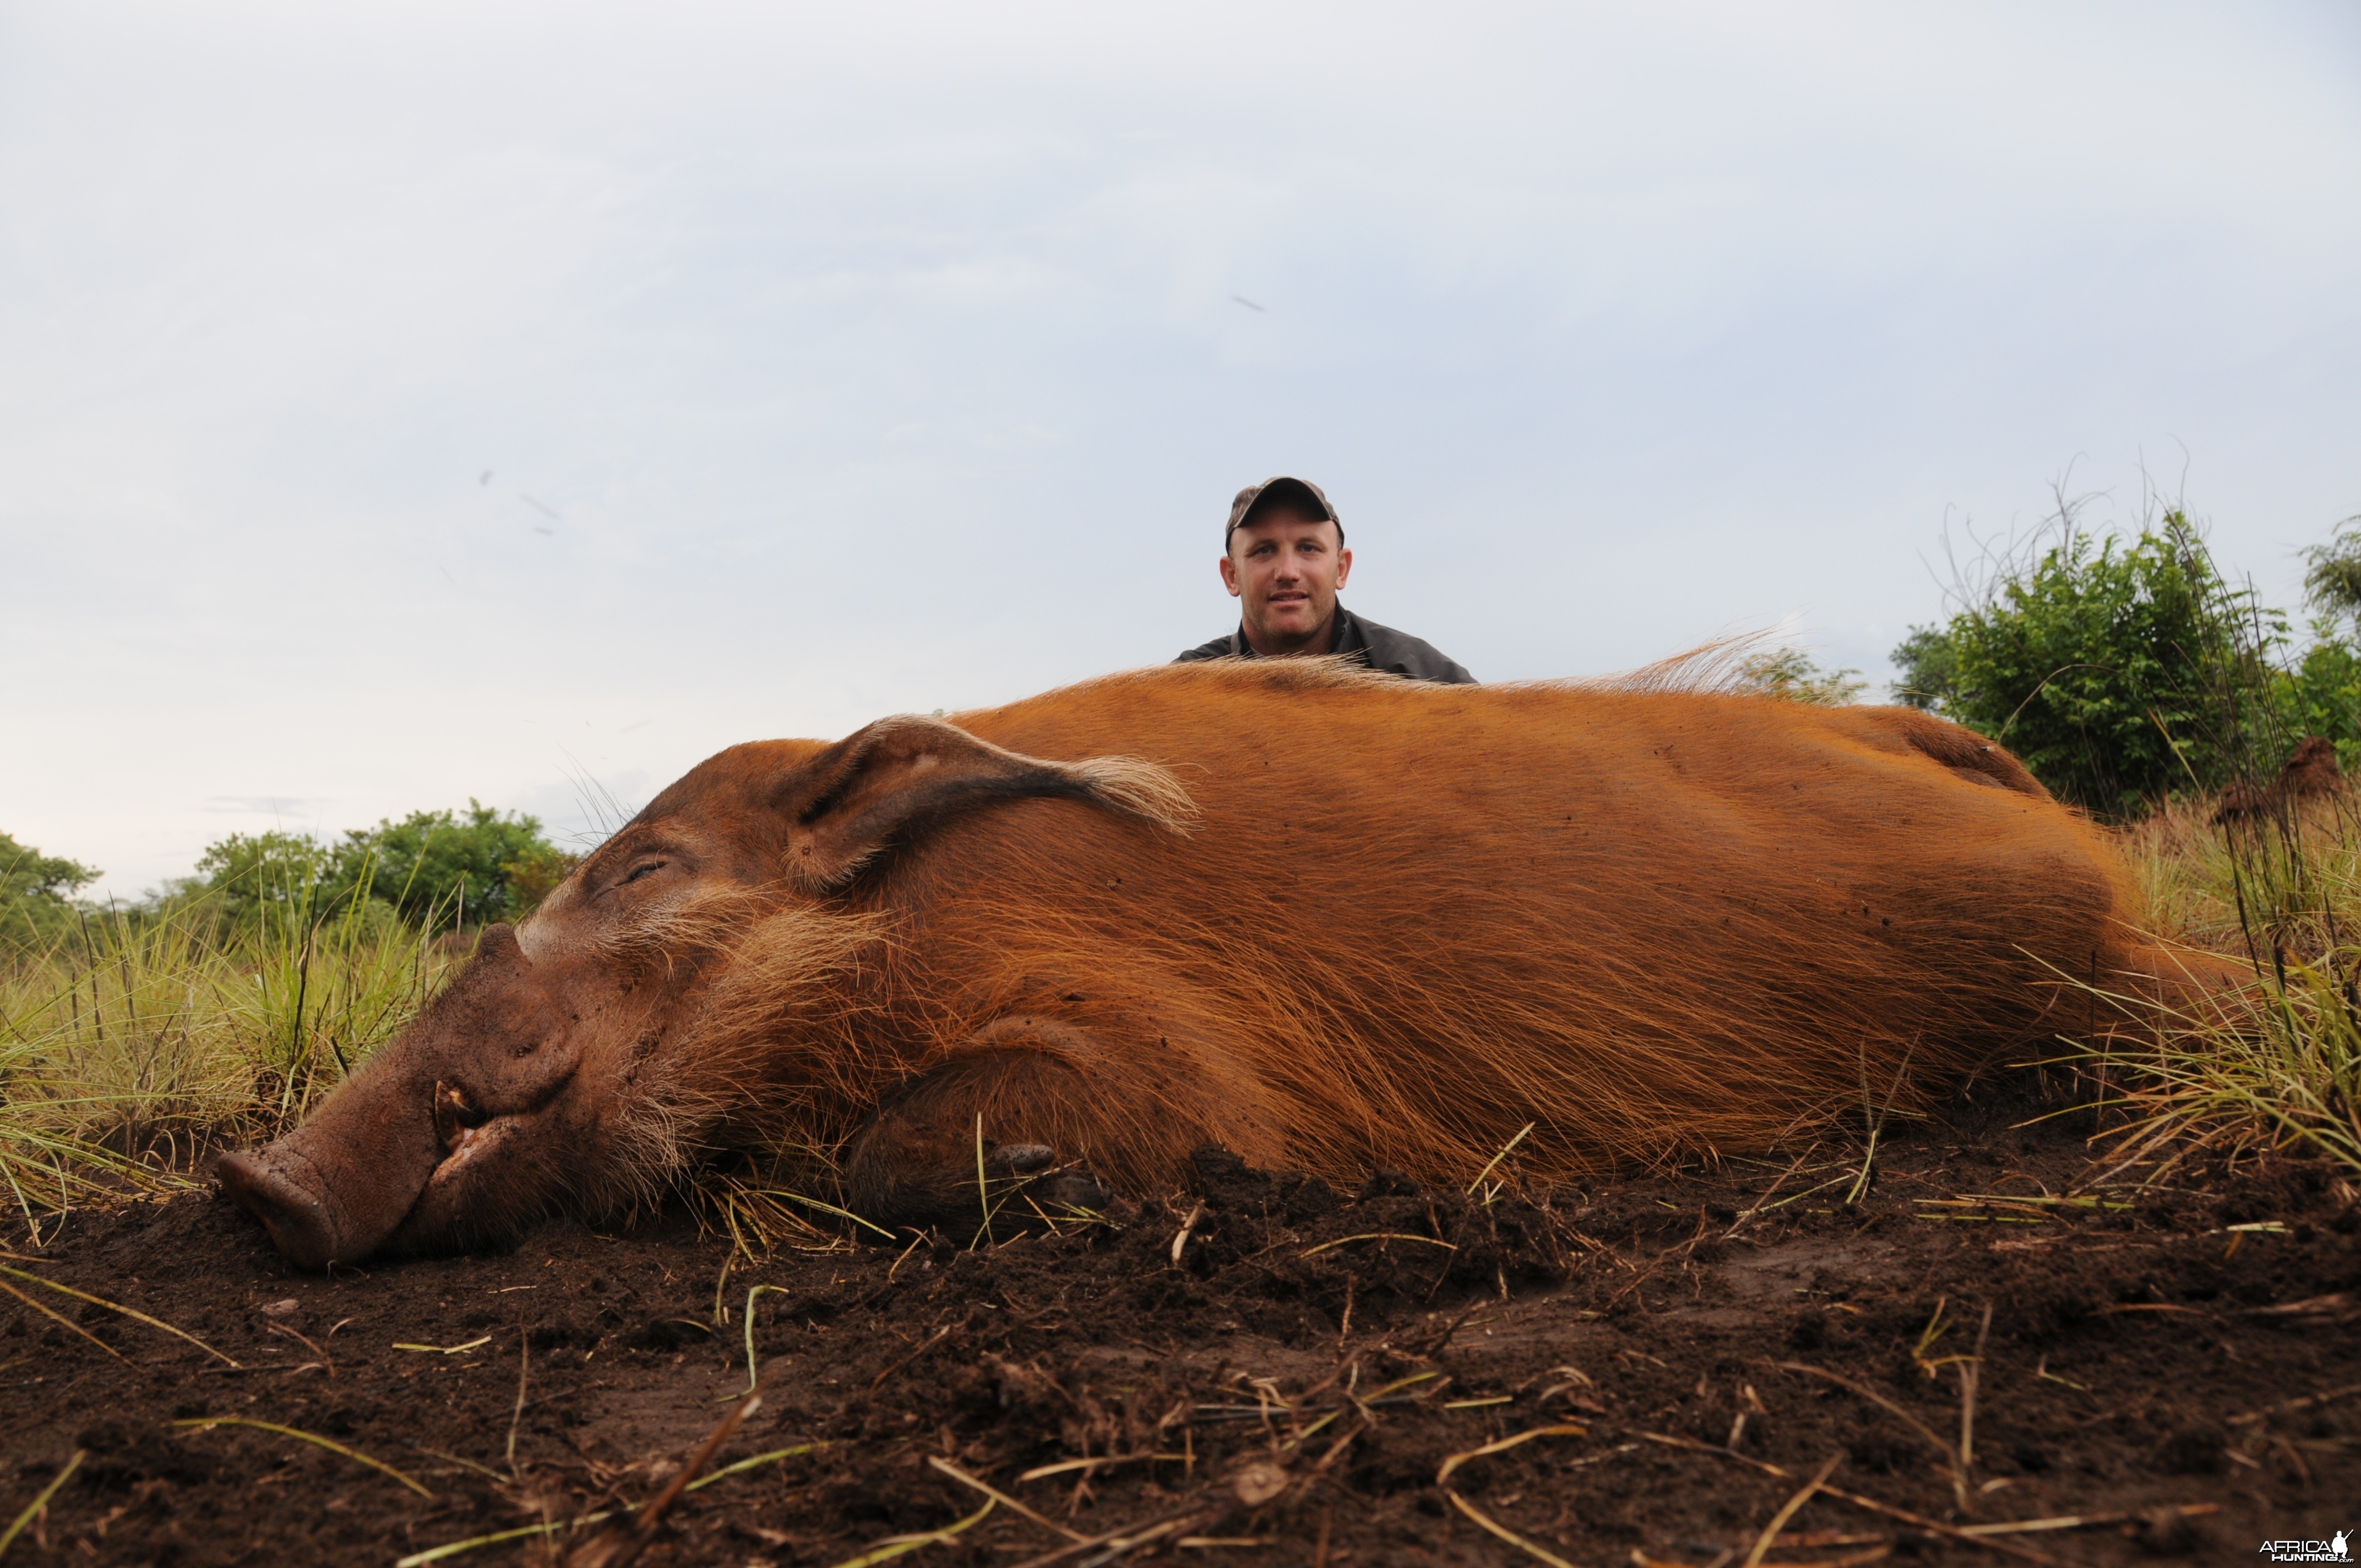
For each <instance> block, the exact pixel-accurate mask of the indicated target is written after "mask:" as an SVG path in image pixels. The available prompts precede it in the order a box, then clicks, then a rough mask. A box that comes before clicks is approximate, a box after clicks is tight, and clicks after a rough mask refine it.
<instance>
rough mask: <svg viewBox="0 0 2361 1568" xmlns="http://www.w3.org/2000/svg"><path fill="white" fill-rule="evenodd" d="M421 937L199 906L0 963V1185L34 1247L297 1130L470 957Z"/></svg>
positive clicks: (101, 927) (358, 909) (81, 926)
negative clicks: (53, 1223)
mask: <svg viewBox="0 0 2361 1568" xmlns="http://www.w3.org/2000/svg"><path fill="white" fill-rule="evenodd" d="M299 907H301V906H300V905H299ZM426 929H427V928H426V927H422V926H413V925H411V924H409V923H407V922H404V921H402V920H401V919H400V918H398V917H395V916H390V913H389V912H388V911H387V910H386V909H385V908H384V906H383V905H381V904H372V903H370V902H368V901H367V900H366V899H363V900H354V901H348V903H347V904H346V906H345V907H343V908H340V909H333V910H330V911H328V912H326V913H324V914H317V913H314V912H312V911H310V910H308V909H306V910H304V912H303V916H302V918H297V919H287V920H273V921H265V922H254V923H247V924H246V925H243V926H235V925H232V924H231V923H229V922H227V921H225V920H224V919H222V918H221V917H220V912H219V911H218V910H217V909H215V908H214V907H212V906H211V905H210V903H209V902H208V901H207V900H205V899H203V898H197V899H192V900H186V901H181V902H179V903H176V904H172V905H167V906H165V907H163V908H162V909H160V910H153V911H141V912H137V913H136V914H135V913H111V914H108V915H105V916H97V917H86V918H84V919H82V920H81V921H79V922H78V923H77V924H76V925H75V926H74V927H71V928H69V929H67V930H65V931H63V932H61V933H59V934H57V935H56V936H54V937H52V938H50V939H49V941H48V942H47V943H46V944H45V945H43V946H40V947H38V948H16V949H14V950H12V951H7V952H0V1178H5V1183H6V1187H7V1190H8V1197H9V1201H11V1202H12V1203H13V1205H14V1206H15V1207H16V1209H17V1211H18V1212H19V1213H20V1214H21V1215H22V1216H23V1218H24V1220H25V1223H27V1226H28V1227H29V1228H30V1229H31V1230H32V1232H33V1234H34V1236H35V1239H36V1240H37V1241H38V1239H39V1237H40V1235H41V1234H42V1228H43V1225H44V1224H45V1223H46V1217H47V1216H50V1215H55V1214H57V1213H60V1212H63V1211H64V1210H66V1209H68V1208H70V1207H71V1206H72V1205H73V1204H75V1203H76V1202H80V1201H93V1200H96V1199H100V1198H103V1197H108V1196H121V1195H123V1194H124V1193H125V1192H126V1191H139V1190H148V1191H156V1190H170V1189H173V1188H177V1187H184V1186H186V1185H188V1184H189V1181H190V1179H191V1177H192V1173H193V1171H194V1170H195V1168H196V1166H197V1163H198V1161H199V1160H200V1159H201V1158H202V1157H203V1155H204V1154H205V1153H206V1152H207V1150H208V1149H210V1148H212V1147H214V1146H218V1145H220V1144H223V1143H225V1142H232V1141H236V1142H244V1141H248V1140H253V1139H260V1138H268V1137H270V1136H274V1135H277V1133H278V1132H279V1131H280V1129H281V1128H282V1127H285V1126H288V1125H290V1124H292V1123H293V1122H295V1121H297V1120H300V1119H301V1118H302V1115H303V1114H304V1113H305V1112H307V1111H308V1110H309V1109H310V1108H311V1107H312V1106H313V1104H314V1103H315V1102H317V1101H318V1100H319V1099H320V1098H321V1097H322V1096H323V1095H324V1094H325V1093H326V1092H327V1091H330V1090H332V1089H334V1088H335V1086H336V1084H338V1083H340V1082H342V1081H343V1080H344V1078H345V1077H346V1074H348V1073H349V1072H350V1071H351V1070H352V1069H354V1068H356V1067H357V1066H359V1065H360V1063H361V1062H362V1061H364V1060H366V1059H367V1058H368V1056H369V1055H370V1054H371V1053H372V1052H374V1051H375V1050H376V1049H377V1048H378V1047H379V1046H380V1045H382V1044H383V1043H384V1042H385V1041H386V1040H388V1039H390V1037H391V1036H393V1035H394V1034H395V1033H397V1032H398V1031H399V1030H400V1029H401V1027H402V1025H404V1024H406V1023H408V1022H409V1020H410V1019H411V1018H412V1016H413V1015H414V1014H416V1012H417V1010H418V1008H419V1007H420V1006H421V1005H423V1003H425V1002H426V1000H427V999H428V998H429V997H430V996H432V995H433V994H434V992H435V990H436V989H437V988H438V987H439V986H440V985H441V983H442V981H444V979H445V977H446V975H447V973H448V971H449V970H451V969H452V968H453V967H454V966H455V965H456V963H457V962H458V961H459V959H461V957H462V956H463V954H462V953H461V952H460V951H459V950H458V949H457V948H456V946H455V945H453V944H448V943H445V944H439V945H438V944H436V943H434V941H432V940H431V939H430V938H428V936H427V935H426Z"/></svg>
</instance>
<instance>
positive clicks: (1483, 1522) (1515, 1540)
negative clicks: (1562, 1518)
mask: <svg viewBox="0 0 2361 1568" xmlns="http://www.w3.org/2000/svg"><path fill="white" fill-rule="evenodd" d="M1444 1497H1449V1498H1450V1499H1451V1502H1452V1506H1453V1507H1455V1508H1457V1509H1458V1510H1459V1511H1460V1512H1461V1513H1463V1514H1466V1516H1467V1517H1468V1518H1469V1519H1473V1520H1474V1521H1475V1522H1476V1527H1477V1529H1478V1530H1484V1531H1487V1532H1488V1533H1489V1534H1492V1535H1496V1536H1498V1537H1499V1538H1500V1539H1501V1540H1502V1541H1507V1542H1508V1543H1509V1544H1510V1546H1513V1547H1515V1548H1516V1549H1517V1550H1518V1551H1520V1552H1523V1553H1525V1554H1526V1555H1527V1556H1529V1557H1532V1558H1535V1559H1538V1560H1539V1561H1541V1562H1543V1563H1548V1564H1549V1565H1550V1568H1574V1564H1573V1563H1568V1562H1567V1561H1566V1560H1565V1558H1563V1557H1560V1556H1559V1555H1558V1554H1557V1553H1556V1552H1552V1551H1550V1550H1549V1548H1547V1547H1545V1546H1536V1545H1534V1544H1533V1543H1532V1541H1527V1540H1526V1539H1525V1538H1524V1537H1523V1536H1521V1535H1519V1534H1518V1533H1517V1532H1516V1531H1515V1530H1510V1528H1509V1527H1508V1526H1507V1525H1504V1524H1502V1523H1501V1522H1500V1521H1499V1520H1498V1519H1494V1518H1492V1517H1491V1516H1490V1515H1489V1514H1487V1513H1486V1512H1484V1510H1483V1509H1481V1508H1477V1506H1476V1505H1475V1504H1473V1503H1471V1502H1469V1501H1468V1500H1467V1499H1466V1498H1465V1497H1461V1496H1460V1495H1459V1494H1458V1493H1456V1492H1445V1493H1444Z"/></svg>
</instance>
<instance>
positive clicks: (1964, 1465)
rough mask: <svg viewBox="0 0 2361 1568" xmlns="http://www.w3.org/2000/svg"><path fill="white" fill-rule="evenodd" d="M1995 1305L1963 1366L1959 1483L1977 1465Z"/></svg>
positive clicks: (1986, 1311) (1986, 1309) (1989, 1309)
mask: <svg viewBox="0 0 2361 1568" xmlns="http://www.w3.org/2000/svg"><path fill="white" fill-rule="evenodd" d="M1992 1320H1993V1310H1992V1303H1991V1302H1989V1301H1987V1302H1985V1303H1984V1321H1983V1322H1982V1326H1980V1327H1979V1328H1978V1329H1977V1330H1976V1348H1975V1349H1974V1350H1973V1351H1971V1352H1970V1353H1969V1355H1968V1359H1967V1360H1965V1361H1962V1362H1960V1364H1959V1365H1960V1483H1961V1485H1963V1486H1964V1485H1965V1484H1966V1482H1967V1478H1968V1472H1969V1471H1970V1470H1971V1469H1973V1468H1974V1467H1975V1463H1976V1393H1977V1390H1979V1389H1980V1388H1982V1387H1983V1380H1984V1341H1985V1340H1986V1339H1988V1338H1990V1337H1991V1335H1992Z"/></svg>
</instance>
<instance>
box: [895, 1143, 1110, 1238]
mask: <svg viewBox="0 0 2361 1568" xmlns="http://www.w3.org/2000/svg"><path fill="white" fill-rule="evenodd" d="M880 1152H882V1151H878V1150H875V1149H873V1148H869V1149H863V1150H862V1151H861V1152H860V1153H859V1154H856V1156H855V1157H854V1159H853V1161H852V1165H851V1170H850V1171H849V1172H848V1175H849V1176H850V1177H851V1188H852V1196H853V1199H854V1210H855V1212H858V1213H860V1214H861V1215H862V1217H863V1218H865V1219H869V1220H873V1221H875V1222H876V1223H879V1224H882V1225H884V1226H886V1227H887V1228H889V1229H891V1230H894V1231H896V1232H907V1231H928V1230H937V1231H940V1232H941V1233H942V1234H944V1235H946V1236H949V1237H950V1238H952V1239H953V1240H955V1241H965V1240H966V1239H967V1238H968V1237H969V1236H970V1235H971V1234H972V1235H973V1236H974V1237H975V1238H976V1239H977V1240H983V1239H985V1238H987V1237H990V1238H996V1239H1002V1240H1005V1239H1006V1238H1007V1237H1009V1236H1012V1235H1018V1234H1024V1233H1025V1232H1027V1231H1042V1230H1048V1229H1051V1228H1054V1227H1057V1226H1060V1225H1063V1224H1065V1223H1068V1222H1070V1221H1079V1220H1087V1219H1089V1218H1090V1217H1091V1216H1092V1215H1093V1214H1095V1213H1097V1212H1099V1211H1100V1210H1103V1209H1104V1208H1105V1207H1106V1206H1107V1204H1108V1203H1109V1202H1111V1201H1113V1195H1112V1194H1110V1193H1109V1192H1108V1191H1107V1190H1106V1188H1105V1186H1104V1184H1103V1183H1102V1182H1100V1180H1099V1179H1098V1178H1097V1177H1095V1176H1093V1175H1092V1174H1091V1173H1090V1172H1089V1171H1087V1170H1082V1169H1080V1168H1060V1167H1059V1164H1058V1155H1057V1151H1056V1150H1054V1149H1051V1148H1049V1147H1048V1146H1045V1145H1041V1144H987V1145H986V1146H984V1150H983V1161H982V1167H981V1168H978V1164H977V1162H976V1160H975V1159H974V1158H973V1157H972V1156H971V1157H968V1158H966V1159H962V1160H960V1161H959V1162H958V1163H956V1164H946V1165H936V1166H934V1167H933V1168H931V1169H928V1168H921V1169H917V1170H912V1169H909V1168H902V1169H898V1170H897V1169H893V1168H890V1167H889V1166H887V1164H886V1162H885V1161H884V1160H881V1159H879V1158H877V1155H878V1154H879V1153H880Z"/></svg>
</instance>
